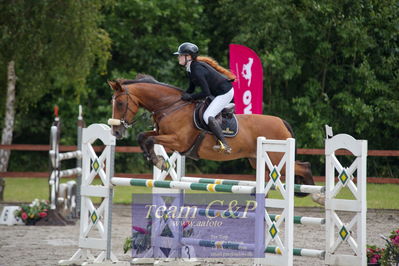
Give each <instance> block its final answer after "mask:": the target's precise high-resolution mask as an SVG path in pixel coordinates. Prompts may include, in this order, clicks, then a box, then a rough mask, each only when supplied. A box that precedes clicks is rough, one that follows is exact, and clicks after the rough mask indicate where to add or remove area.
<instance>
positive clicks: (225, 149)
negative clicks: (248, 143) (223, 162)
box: [213, 140, 232, 154]
mask: <svg viewBox="0 0 399 266" xmlns="http://www.w3.org/2000/svg"><path fill="white" fill-rule="evenodd" d="M218 142H219V144H217V145H215V146H213V150H215V151H218V152H224V153H227V154H230V153H231V151H232V149H231V147H230V146H229V145H227V144H223V142H221V141H220V140H218Z"/></svg>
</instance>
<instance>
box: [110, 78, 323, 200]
mask: <svg viewBox="0 0 399 266" xmlns="http://www.w3.org/2000/svg"><path fill="white" fill-rule="evenodd" d="M108 84H109V85H110V87H111V88H112V89H113V91H114V94H113V97H112V99H113V100H112V105H113V107H112V119H110V120H109V122H108V123H109V124H110V125H111V126H112V134H113V135H114V136H115V137H116V138H117V139H121V138H123V135H124V132H125V130H126V128H128V127H130V126H132V124H133V123H134V122H135V121H134V118H135V116H136V114H137V112H138V109H139V108H140V107H142V108H144V109H146V110H148V111H150V112H151V113H152V117H153V120H154V122H155V130H151V131H147V132H142V133H140V134H139V135H138V142H139V145H140V147H141V149H142V150H143V153H144V156H145V157H146V158H147V159H148V160H150V161H151V162H152V163H153V164H154V165H155V166H156V167H158V168H159V169H161V170H165V169H167V168H168V165H167V163H166V162H165V160H164V159H163V157H161V156H157V155H156V154H155V152H154V144H161V145H163V146H164V147H166V148H169V149H170V150H172V151H177V152H179V153H184V152H186V151H187V150H189V149H190V148H191V147H192V146H193V143H194V140H195V139H196V137H197V136H198V135H199V134H200V130H198V129H197V128H196V127H195V126H194V122H193V112H194V108H195V103H192V102H186V101H183V100H181V96H182V94H183V92H184V91H183V90H181V89H179V88H177V87H174V86H171V85H168V84H165V83H161V82H158V81H157V80H155V79H154V78H153V77H151V76H149V75H143V74H139V75H138V76H137V77H136V79H135V80H122V79H120V80H116V81H108ZM236 117H237V121H238V123H239V131H238V134H237V135H236V136H235V137H233V138H227V141H228V143H229V145H230V146H231V148H232V149H233V151H232V153H230V154H224V153H219V152H217V151H214V150H213V148H212V147H213V145H215V137H214V136H213V135H211V134H205V137H204V139H203V141H202V143H201V145H200V146H199V148H198V156H199V158H201V159H207V160H213V161H229V160H235V159H239V158H248V159H249V162H250V164H251V166H252V167H253V168H254V169H256V141H257V137H259V136H265V137H266V138H267V139H276V140H285V139H287V138H293V137H294V134H293V131H292V129H291V127H290V125H289V124H288V123H287V122H286V121H284V120H282V119H281V118H279V117H276V116H271V115H256V114H250V115H248V114H240V115H236ZM269 156H270V159H271V161H272V163H273V164H274V165H277V164H278V162H279V161H280V160H281V158H282V154H281V153H269ZM282 174H283V173H282ZM295 184H305V185H314V184H315V183H314V181H313V176H312V172H311V169H310V163H308V162H300V161H295ZM295 195H296V196H300V197H303V196H306V195H308V194H307V193H295ZM312 199H313V200H314V201H315V202H317V203H319V204H322V200H321V199H320V195H318V194H314V195H313V194H312Z"/></svg>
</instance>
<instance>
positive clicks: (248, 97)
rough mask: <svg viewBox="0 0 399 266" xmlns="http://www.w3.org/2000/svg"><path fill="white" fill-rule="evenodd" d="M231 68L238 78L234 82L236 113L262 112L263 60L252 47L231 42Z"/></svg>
mask: <svg viewBox="0 0 399 266" xmlns="http://www.w3.org/2000/svg"><path fill="white" fill-rule="evenodd" d="M230 69H231V70H232V72H233V73H234V74H235V75H236V77H237V79H236V80H235V82H234V83H233V87H234V102H235V105H236V114H262V100H263V68H262V62H261V61H260V59H259V57H258V56H257V55H256V53H255V52H254V51H253V50H251V49H250V48H248V47H246V46H243V45H239V44H230Z"/></svg>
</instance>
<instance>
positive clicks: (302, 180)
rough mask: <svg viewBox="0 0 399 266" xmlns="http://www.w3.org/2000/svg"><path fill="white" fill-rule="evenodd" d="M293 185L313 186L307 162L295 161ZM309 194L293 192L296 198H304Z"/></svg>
mask: <svg viewBox="0 0 399 266" xmlns="http://www.w3.org/2000/svg"><path fill="white" fill-rule="evenodd" d="M295 184H299V185H314V180H313V175H312V170H311V168H310V163H309V162H301V161H295ZM308 194H309V193H302V192H295V196H297V197H306V196H307V195H308Z"/></svg>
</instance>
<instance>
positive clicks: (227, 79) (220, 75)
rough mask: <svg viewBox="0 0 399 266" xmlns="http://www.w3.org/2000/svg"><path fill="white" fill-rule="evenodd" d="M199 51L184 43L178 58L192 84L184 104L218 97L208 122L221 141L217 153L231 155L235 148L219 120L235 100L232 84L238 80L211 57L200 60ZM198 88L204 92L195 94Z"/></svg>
mask: <svg viewBox="0 0 399 266" xmlns="http://www.w3.org/2000/svg"><path fill="white" fill-rule="evenodd" d="M198 52H199V49H198V47H197V46H196V45H195V44H193V43H189V42H185V43H182V44H181V45H180V46H179V48H178V49H177V52H175V53H174V54H175V55H178V60H179V64H180V65H182V66H185V67H186V70H187V73H188V78H189V81H190V85H189V88H188V89H187V92H186V93H185V94H183V96H182V100H184V101H191V100H197V99H203V98H206V97H208V96H215V98H214V99H213V100H212V102H211V104H210V105H209V106H208V108H207V109H206V110H205V112H204V121H205V123H206V124H207V125H208V127H209V129H210V130H211V131H212V132H213V134H215V136H216V137H217V138H218V140H219V144H218V145H215V146H214V147H213V149H214V150H217V151H224V152H225V153H231V147H230V146H229V145H228V144H227V142H226V139H225V137H224V135H223V132H222V129H221V128H220V126H219V124H218V123H217V122H216V120H215V116H216V115H217V114H219V113H220V112H221V111H222V110H223V108H225V107H226V106H227V105H228V104H229V103H230V102H231V100H232V99H233V96H234V90H233V86H232V84H231V81H233V80H234V79H235V78H236V77H235V76H234V75H233V74H232V73H231V72H230V71H228V70H227V69H225V68H223V67H221V66H219V64H218V63H217V62H216V61H215V60H213V59H212V58H209V57H204V56H198ZM196 86H200V87H201V89H202V90H201V92H199V93H193V92H194V89H195V87H196Z"/></svg>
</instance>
